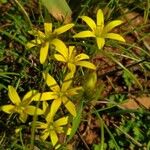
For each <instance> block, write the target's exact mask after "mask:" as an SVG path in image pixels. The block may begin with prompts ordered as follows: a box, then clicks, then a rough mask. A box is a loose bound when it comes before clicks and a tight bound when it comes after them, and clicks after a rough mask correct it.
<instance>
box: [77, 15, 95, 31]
mask: <svg viewBox="0 0 150 150" xmlns="http://www.w3.org/2000/svg"><path fill="white" fill-rule="evenodd" d="M80 18H81V19H82V20H83V21H85V22H86V24H87V25H88V26H89V27H90V28H91V30H92V31H94V30H95V29H96V24H95V22H94V20H93V19H92V18H90V17H88V16H81V17H80Z"/></svg>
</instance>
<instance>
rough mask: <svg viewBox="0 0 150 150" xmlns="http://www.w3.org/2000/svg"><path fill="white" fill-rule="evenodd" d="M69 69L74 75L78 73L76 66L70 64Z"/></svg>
mask: <svg viewBox="0 0 150 150" xmlns="http://www.w3.org/2000/svg"><path fill="white" fill-rule="evenodd" d="M68 69H69V70H70V72H72V74H74V73H75V72H76V66H75V64H72V63H68Z"/></svg>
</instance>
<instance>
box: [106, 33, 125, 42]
mask: <svg viewBox="0 0 150 150" xmlns="http://www.w3.org/2000/svg"><path fill="white" fill-rule="evenodd" d="M105 38H108V39H113V40H118V41H122V42H125V39H124V38H123V37H122V36H121V35H119V34H116V33H107V34H106V36H105Z"/></svg>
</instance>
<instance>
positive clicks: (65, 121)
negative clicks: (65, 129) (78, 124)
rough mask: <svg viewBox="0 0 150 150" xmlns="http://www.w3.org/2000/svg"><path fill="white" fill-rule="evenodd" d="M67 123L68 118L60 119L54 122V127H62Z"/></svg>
mask: <svg viewBox="0 0 150 150" xmlns="http://www.w3.org/2000/svg"><path fill="white" fill-rule="evenodd" d="M67 123H68V117H62V118H60V119H58V120H57V121H55V123H54V124H55V126H56V127H59V126H63V125H66V124H67Z"/></svg>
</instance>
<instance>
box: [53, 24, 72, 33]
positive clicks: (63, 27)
mask: <svg viewBox="0 0 150 150" xmlns="http://www.w3.org/2000/svg"><path fill="white" fill-rule="evenodd" d="M73 26H74V24H73V23H70V24H66V25H64V26H61V27H59V28H57V29H55V30H54V34H57V35H59V34H62V33H64V32H66V31H67V30H69V29H70V28H72V27H73Z"/></svg>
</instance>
